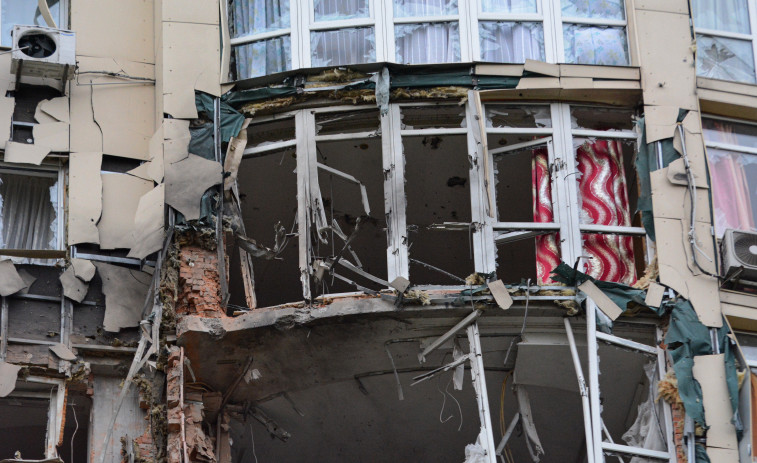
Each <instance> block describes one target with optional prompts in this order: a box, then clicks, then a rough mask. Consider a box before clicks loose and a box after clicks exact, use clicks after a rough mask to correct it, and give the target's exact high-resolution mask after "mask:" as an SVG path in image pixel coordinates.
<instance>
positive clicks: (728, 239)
mask: <svg viewBox="0 0 757 463" xmlns="http://www.w3.org/2000/svg"><path fill="white" fill-rule="evenodd" d="M721 246H722V250H723V253H722V254H723V275H724V276H726V277H728V276H734V275H735V274H736V272H739V274H738V277H737V278H738V279H739V280H748V281H757V233H756V232H750V231H743V230H732V229H729V230H726V231H725V235H724V236H723V242H722V244H721ZM742 269H743V270H742Z"/></svg>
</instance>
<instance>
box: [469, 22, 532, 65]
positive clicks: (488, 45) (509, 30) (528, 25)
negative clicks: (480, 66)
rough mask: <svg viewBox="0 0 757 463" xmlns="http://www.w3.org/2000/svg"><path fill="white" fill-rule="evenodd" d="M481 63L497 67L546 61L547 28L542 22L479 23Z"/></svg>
mask: <svg viewBox="0 0 757 463" xmlns="http://www.w3.org/2000/svg"><path fill="white" fill-rule="evenodd" d="M478 27H479V36H480V38H481V60H482V61H490V62H494V63H525V62H526V60H527V59H533V60H537V61H544V27H543V26H542V23H540V22H497V21H481V22H479V25H478Z"/></svg>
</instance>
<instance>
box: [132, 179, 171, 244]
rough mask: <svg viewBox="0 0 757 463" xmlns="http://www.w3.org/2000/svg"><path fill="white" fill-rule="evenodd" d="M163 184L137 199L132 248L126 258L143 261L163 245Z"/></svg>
mask: <svg viewBox="0 0 757 463" xmlns="http://www.w3.org/2000/svg"><path fill="white" fill-rule="evenodd" d="M165 192H166V187H165V184H160V185H158V186H157V187H155V188H153V189H152V190H151V191H149V192H147V193H145V194H144V195H143V196H142V197H141V198H139V204H138V205H137V211H136V213H135V214H134V232H133V233H132V238H133V240H134V246H133V247H132V248H131V251H129V254H128V255H127V257H136V258H139V259H144V258H145V257H147V256H148V255H150V254H152V253H153V252H155V251H157V250H158V249H160V248H161V246H162V245H163V235H164V231H163V227H164V215H165Z"/></svg>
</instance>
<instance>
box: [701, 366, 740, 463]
mask: <svg viewBox="0 0 757 463" xmlns="http://www.w3.org/2000/svg"><path fill="white" fill-rule="evenodd" d="M692 371H693V373H694V379H696V380H697V382H698V383H699V385H700V387H701V388H702V401H703V406H704V416H705V422H706V423H707V426H708V427H709V429H708V430H707V447H708V448H709V447H717V448H721V449H731V450H737V449H738V442H737V441H736V428H735V426H734V425H733V422H732V420H733V413H734V410H733V409H732V408H731V400H730V398H729V393H728V385H727V383H726V380H725V378H726V372H725V354H713V355H697V356H695V357H694V368H693V370H692ZM718 461H719V460H718Z"/></svg>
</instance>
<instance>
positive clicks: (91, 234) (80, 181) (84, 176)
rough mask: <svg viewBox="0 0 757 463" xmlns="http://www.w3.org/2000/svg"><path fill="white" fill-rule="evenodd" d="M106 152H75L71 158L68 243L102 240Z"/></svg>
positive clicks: (69, 166)
mask: <svg viewBox="0 0 757 463" xmlns="http://www.w3.org/2000/svg"><path fill="white" fill-rule="evenodd" d="M102 156H103V154H102V153H71V155H70V156H69V161H68V172H69V174H68V178H69V186H68V244H69V246H70V245H72V244H79V243H95V244H97V243H99V242H100V233H99V232H98V230H97V221H98V220H100V214H101V212H102V179H101V178H100V166H101V164H102Z"/></svg>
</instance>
